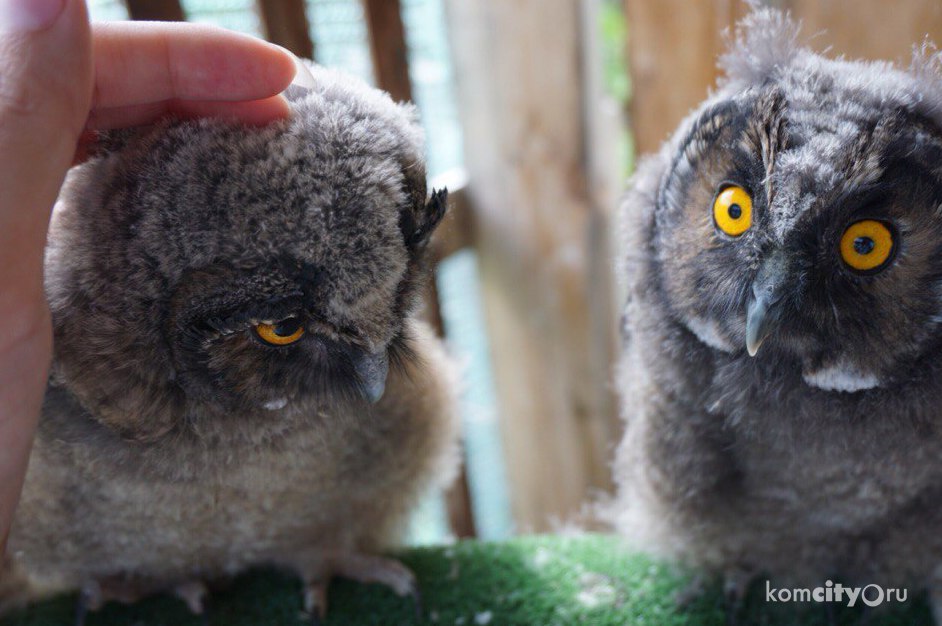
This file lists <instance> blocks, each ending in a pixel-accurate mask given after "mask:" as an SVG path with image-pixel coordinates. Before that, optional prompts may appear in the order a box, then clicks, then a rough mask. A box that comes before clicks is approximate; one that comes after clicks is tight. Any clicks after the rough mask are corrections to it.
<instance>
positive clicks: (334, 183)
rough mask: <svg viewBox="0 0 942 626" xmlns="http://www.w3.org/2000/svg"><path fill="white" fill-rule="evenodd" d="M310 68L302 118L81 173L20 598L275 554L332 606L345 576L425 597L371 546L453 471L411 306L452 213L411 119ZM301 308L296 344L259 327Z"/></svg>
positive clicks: (63, 236) (204, 576) (106, 143)
mask: <svg viewBox="0 0 942 626" xmlns="http://www.w3.org/2000/svg"><path fill="white" fill-rule="evenodd" d="M312 71H313V74H314V77H315V82H316V86H315V87H314V88H313V89H311V90H309V91H308V90H302V89H300V88H297V87H293V88H292V89H291V90H290V92H289V97H290V100H291V109H292V114H291V117H290V118H289V119H288V120H285V121H282V122H277V123H274V124H272V125H269V126H267V127H264V128H245V127H242V126H237V125H231V124H226V123H223V122H219V121H212V120H203V121H188V122H172V121H168V122H165V123H162V124H159V125H157V126H156V127H153V128H150V129H144V130H137V131H130V132H122V133H114V134H111V135H109V136H107V137H105V138H103V141H102V151H103V152H102V154H101V155H99V156H98V157H97V158H95V159H93V160H92V161H91V162H89V163H87V164H85V165H83V166H81V167H79V168H77V169H76V170H73V172H72V173H71V174H70V176H69V179H68V181H67V184H66V187H65V188H64V191H63V193H62V195H61V197H60V201H59V203H58V204H57V207H56V210H55V212H54V217H53V221H52V226H51V229H50V235H49V245H48V250H47V294H48V298H49V302H50V306H51V309H52V315H53V325H54V336H55V349H54V360H53V367H52V373H51V377H50V378H51V380H50V384H49V388H48V391H47V395H46V402H45V406H44V409H43V414H42V417H41V423H40V429H39V435H38V438H37V440H36V443H35V447H34V450H33V455H32V458H31V462H30V467H29V472H28V475H27V479H26V485H25V488H24V491H23V496H22V501H21V504H20V507H19V509H18V512H17V515H16V519H15V521H14V525H13V530H12V533H11V535H10V538H9V550H8V553H9V558H8V559H7V562H6V563H5V564H4V567H3V570H2V571H0V609H3V608H9V607H11V606H15V605H19V604H22V603H23V602H25V601H28V600H31V599H34V598H37V597H41V596H44V595H48V594H51V593H56V592H61V591H66V590H72V589H78V588H83V589H85V590H86V592H89V589H90V590H91V592H90V593H92V595H97V596H98V597H97V599H95V600H96V601H101V600H107V599H109V598H116V599H125V600H133V599H136V598H137V597H140V596H142V595H146V594H147V593H151V592H154V591H161V590H170V589H173V588H175V587H178V586H179V585H180V584H181V583H187V584H189V583H191V582H194V581H202V580H214V579H217V578H223V577H226V576H228V575H231V574H233V573H235V572H237V571H239V570H242V569H244V568H246V567H249V566H252V565H260V564H269V565H275V566H282V567H286V568H289V569H291V570H294V571H295V572H297V573H299V574H300V575H302V576H303V577H304V579H305V580H306V581H307V582H308V583H309V584H310V585H311V591H310V593H308V602H307V604H308V605H309V608H319V609H322V608H323V607H322V606H321V605H322V604H323V597H322V596H321V595H318V594H322V593H323V585H324V584H325V583H326V581H327V579H328V578H329V577H330V576H331V575H332V574H334V573H338V572H339V573H341V574H344V575H348V576H352V577H356V578H361V579H365V580H377V581H380V582H386V583H388V584H391V585H392V586H393V587H394V588H396V590H397V591H400V592H407V591H409V586H410V584H411V581H410V579H409V578H410V576H409V574H408V572H407V571H405V570H404V569H403V568H401V566H399V567H398V568H397V566H396V564H390V563H389V562H384V561H381V560H376V559H373V560H371V558H370V555H375V554H376V553H377V552H378V551H381V550H384V549H387V548H388V547H390V546H391V545H392V544H393V543H394V542H395V541H396V540H397V539H398V537H399V534H400V532H401V531H402V530H403V528H402V527H403V523H404V522H405V520H406V518H407V514H408V512H409V511H410V509H411V507H412V506H413V504H414V503H415V502H416V500H417V498H418V497H419V495H420V494H421V493H423V492H424V491H425V490H426V489H427V488H428V487H430V486H431V485H433V484H443V483H444V481H447V480H448V479H449V478H450V476H451V474H452V469H453V466H454V461H455V460H456V455H455V454H454V444H455V427H454V420H453V417H454V412H453V404H452V403H453V395H452V394H453V389H454V381H453V380H452V374H451V372H452V368H451V365H450V362H449V360H448V359H447V358H446V357H445V355H444V351H443V349H442V346H441V343H440V341H439V340H438V339H436V338H435V337H434V336H433V334H432V333H431V332H429V330H428V329H427V328H426V327H425V326H424V325H423V324H422V323H420V322H419V321H418V320H417V319H416V317H415V315H414V312H413V310H414V308H415V303H416V300H417V298H418V294H419V292H420V289H421V287H422V285H423V284H424V281H425V280H426V278H427V276H426V275H427V265H428V259H427V255H426V250H427V246H426V243H427V241H428V238H429V236H430V235H431V232H432V230H433V229H434V228H435V226H436V225H437V224H438V222H439V220H440V219H441V217H442V215H443V213H444V202H445V200H444V195H443V194H442V193H433V194H432V195H431V197H430V198H429V197H427V194H426V182H425V176H426V174H425V166H424V159H423V154H422V146H423V139H422V136H421V131H420V130H419V129H418V125H417V123H416V121H415V114H414V111H413V109H412V108H411V107H407V106H399V105H396V104H394V103H393V102H392V101H391V100H390V98H389V97H388V96H387V95H386V94H384V93H382V92H379V91H377V90H374V89H371V88H369V87H367V86H366V85H364V84H363V83H361V82H360V81H358V80H355V79H352V78H347V77H344V76H343V75H342V74H339V73H335V72H331V71H327V70H324V69H320V68H316V67H315V68H313V69H312ZM292 317H294V318H297V319H299V320H301V323H302V324H303V328H304V329H305V332H304V335H303V336H302V337H301V339H300V340H299V341H297V342H296V343H293V344H291V345H285V346H273V345H270V344H266V343H265V341H263V340H262V339H261V338H260V335H259V333H258V332H257V331H256V330H255V329H256V327H257V325H258V324H264V323H272V324H274V323H277V322H279V321H283V320H285V319H289V320H290V318H292ZM282 334H287V332H284V333H282ZM387 371H388V375H386V373H387ZM378 396H381V398H380V399H379V400H378V401H376V402H375V403H372V402H370V400H376V399H377V397H378ZM184 588H187V589H190V590H191V592H192V589H193V587H192V585H190V586H189V587H186V586H184ZM190 597H191V598H192V593H191V594H190ZM198 604H199V603H198V602H196V603H194V604H193V605H194V606H197V608H198ZM315 605H317V606H315Z"/></svg>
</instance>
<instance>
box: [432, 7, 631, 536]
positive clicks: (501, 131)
mask: <svg viewBox="0 0 942 626" xmlns="http://www.w3.org/2000/svg"><path fill="white" fill-rule="evenodd" d="M579 4H580V3H576V2H572V1H571V0H516V1H514V2H507V1H506V0H447V2H446V5H445V6H446V13H447V16H448V25H449V33H450V38H451V42H452V50H453V54H454V59H455V76H456V77H457V88H458V102H459V103H460V106H461V118H462V123H463V127H464V138H465V139H464V141H465V156H466V159H465V162H466V167H467V170H468V177H469V186H468V195H469V199H470V201H471V207H472V219H473V226H474V228H473V229H472V231H473V234H474V238H475V239H474V245H475V247H476V249H477V251H478V260H479V271H480V276H481V281H482V284H481V288H482V293H483V300H484V310H485V320H486V323H487V326H488V331H489V338H490V346H491V354H492V359H493V368H494V378H495V384H496V387H497V396H498V405H499V411H500V425H501V435H502V438H503V440H504V449H505V450H506V451H507V464H508V467H507V470H508V472H507V473H508V478H509V481H510V491H511V499H512V507H513V513H514V518H515V520H516V524H517V527H518V528H520V529H522V530H536V531H539V530H547V529H550V528H551V527H552V524H553V521H554V520H558V519H565V518H571V517H572V516H573V515H574V514H575V513H576V512H578V511H579V509H580V508H581V507H582V505H583V503H584V502H585V501H586V500H587V498H588V497H589V494H590V493H591V492H592V491H594V490H597V489H607V488H609V487H610V478H609V474H610V471H609V459H610V454H611V447H612V446H613V445H614V444H615V443H616V442H617V439H618V432H619V425H618V420H617V418H616V415H615V410H614V402H613V399H612V394H611V389H610V385H609V381H610V373H609V372H610V371H611V369H610V368H611V365H612V364H611V363H610V362H603V363H598V362H595V361H594V359H598V358H600V355H599V354H597V352H596V351H594V350H593V349H592V348H591V347H590V346H593V345H596V344H598V339H597V337H604V338H605V341H606V342H608V346H609V349H608V350H607V352H608V354H611V352H612V349H611V346H612V345H614V342H615V339H614V337H613V336H612V329H613V328H614V326H615V324H614V322H613V318H612V315H613V311H612V310H610V309H607V308H606V307H605V306H600V307H599V310H597V311H592V310H590V309H591V308H593V306H594V304H593V303H594V302H596V301H597V299H596V298H595V296H594V295H593V291H592V290H593V287H592V286H591V285H592V284H595V285H597V286H599V287H602V286H605V287H610V283H611V275H610V269H609V268H610V267H611V261H610V258H609V257H608V251H607V250H605V249H602V248H603V247H602V246H597V245H595V244H597V243H598V242H599V241H600V240H601V239H602V237H601V234H602V233H610V232H611V228H610V225H609V224H608V223H607V222H606V218H607V212H604V211H599V210H598V206H597V204H596V203H595V202H594V201H593V199H592V194H591V192H590V190H589V189H588V187H589V185H588V181H589V180H591V176H590V175H589V172H587V169H586V161H587V153H588V152H589V151H590V150H589V149H588V148H587V145H588V144H589V143H590V141H591V139H590V136H589V134H588V133H587V132H586V115H587V111H586V110H585V108H584V107H585V106H586V103H585V100H584V98H583V93H582V87H583V85H584V79H585V76H584V75H583V65H582V62H581V59H582V58H583V52H584V50H583V49H582V38H581V31H582V24H581V20H582V14H581V10H580V6H579ZM548 33H551V36H548ZM612 158H613V159H614V158H615V157H614V155H612ZM601 257H604V259H602V258H601ZM595 268H602V271H601V275H600V276H595V277H593V273H594V272H595V271H596V269H595ZM601 358H603V359H605V358H606V357H604V355H603V356H602V357H601Z"/></svg>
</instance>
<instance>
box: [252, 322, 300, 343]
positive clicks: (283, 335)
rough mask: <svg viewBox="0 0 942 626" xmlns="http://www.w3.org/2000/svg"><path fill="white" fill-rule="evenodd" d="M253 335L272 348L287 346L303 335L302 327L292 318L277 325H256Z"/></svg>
mask: <svg viewBox="0 0 942 626" xmlns="http://www.w3.org/2000/svg"><path fill="white" fill-rule="evenodd" d="M255 333H256V334H257V335H258V336H259V338H260V339H261V340H262V341H264V342H265V343H270V344H271V345H273V346H287V345H289V344H292V343H294V342H295V341H297V340H298V339H300V338H301V337H302V336H303V335H304V325H303V324H302V323H301V322H300V321H299V320H296V319H294V318H291V319H287V320H284V321H282V322H278V323H277V324H256V326H255Z"/></svg>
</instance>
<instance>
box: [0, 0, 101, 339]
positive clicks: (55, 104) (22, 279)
mask: <svg viewBox="0 0 942 626" xmlns="http://www.w3.org/2000/svg"><path fill="white" fill-rule="evenodd" d="M91 59H92V56H91V33H90V29H89V25H88V14H87V12H86V9H85V2H84V0H0V189H2V190H3V192H2V194H0V268H3V270H2V274H3V275H2V276H0V294H4V295H8V296H10V297H18V296H17V295H16V294H19V295H22V292H21V289H25V288H29V289H31V290H34V289H36V288H37V287H39V286H40V283H41V281H40V278H41V273H40V274H37V273H36V272H37V271H40V272H41V268H42V255H43V244H44V242H45V236H46V228H47V225H48V220H49V212H50V210H51V208H52V205H53V203H54V202H55V199H56V196H57V194H58V192H59V186H60V185H61V184H62V180H63V178H64V176H65V173H66V171H67V170H68V168H69V165H70V163H71V161H72V157H73V154H74V152H75V145H76V141H77V139H78V136H79V134H80V132H81V130H82V128H83V126H84V124H85V119H86V118H87V116H88V111H89V107H90V102H91V92H92V60H91ZM31 295H35V293H34V294H31ZM3 300H4V298H3V295H0V316H4V315H6V314H8V313H10V312H11V311H9V309H7V308H6V306H7V305H8V304H9V303H8V302H4V301H3ZM0 319H4V318H3V317H0ZM0 342H2V337H0Z"/></svg>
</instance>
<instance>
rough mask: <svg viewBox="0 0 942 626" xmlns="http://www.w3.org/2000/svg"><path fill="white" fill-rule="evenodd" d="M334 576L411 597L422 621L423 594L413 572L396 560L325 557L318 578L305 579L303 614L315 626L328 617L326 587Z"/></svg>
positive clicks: (361, 557)
mask: <svg viewBox="0 0 942 626" xmlns="http://www.w3.org/2000/svg"><path fill="white" fill-rule="evenodd" d="M334 576H338V577H340V578H348V579H350V580H354V581H356V582H359V583H377V584H380V585H384V586H386V587H389V588H390V589H392V590H393V591H394V592H395V593H396V595H399V596H403V597H405V596H409V597H410V598H412V602H413V605H414V606H415V613H416V618H417V619H418V620H420V621H421V619H422V614H423V610H422V594H421V593H420V591H419V586H418V583H417V581H416V579H415V574H413V573H412V570H410V569H409V568H408V567H406V566H405V565H403V564H402V563H400V562H399V561H396V560H395V559H390V558H385V557H381V556H373V555H366V554H356V553H348V554H333V555H330V556H329V557H325V559H324V561H323V564H322V566H321V567H320V569H319V571H318V573H317V574H316V575H313V576H305V577H304V581H305V584H304V611H305V612H306V613H308V614H309V615H310V616H311V623H312V624H315V625H318V626H319V624H321V623H322V622H323V620H324V619H326V617H327V584H328V581H329V580H330V578H332V577H334Z"/></svg>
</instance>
